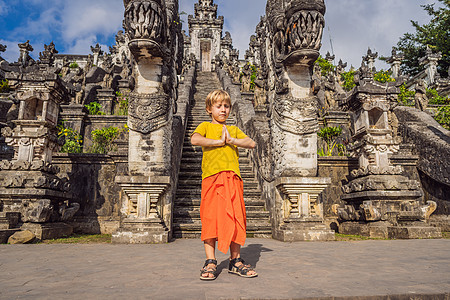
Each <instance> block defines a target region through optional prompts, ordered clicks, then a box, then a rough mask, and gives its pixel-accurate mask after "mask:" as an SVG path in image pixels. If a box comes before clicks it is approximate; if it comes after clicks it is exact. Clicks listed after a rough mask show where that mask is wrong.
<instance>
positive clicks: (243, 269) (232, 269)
mask: <svg viewBox="0 0 450 300" xmlns="http://www.w3.org/2000/svg"><path fill="white" fill-rule="evenodd" d="M238 262H240V263H242V264H241V265H240V266H236V264H237V263H238ZM250 271H254V269H253V267H252V266H251V265H246V264H245V261H244V260H243V259H242V258H240V257H236V258H234V259H231V260H230V264H229V266H228V273H232V274H236V275H239V276H241V277H246V278H252V277H256V276H258V274H256V273H255V274H253V275H248V272H250Z"/></svg>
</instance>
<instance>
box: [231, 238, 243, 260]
mask: <svg viewBox="0 0 450 300" xmlns="http://www.w3.org/2000/svg"><path fill="white" fill-rule="evenodd" d="M230 254H231V259H235V258H236V257H241V245H239V244H236V243H235V242H231V244H230Z"/></svg>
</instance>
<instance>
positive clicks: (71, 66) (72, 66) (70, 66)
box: [69, 61, 79, 69]
mask: <svg viewBox="0 0 450 300" xmlns="http://www.w3.org/2000/svg"><path fill="white" fill-rule="evenodd" d="M78 67H79V65H78V64H77V63H76V62H75V61H74V62H73V63H71V64H70V65H69V68H71V69H75V68H78Z"/></svg>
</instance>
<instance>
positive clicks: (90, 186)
mask: <svg viewBox="0 0 450 300" xmlns="http://www.w3.org/2000/svg"><path fill="white" fill-rule="evenodd" d="M53 158H54V159H53V164H54V165H56V166H58V167H59V169H60V172H59V174H58V176H59V177H63V178H64V177H66V178H68V179H69V181H70V183H71V191H72V193H73V202H77V203H79V204H80V209H79V211H78V212H77V213H76V215H75V217H74V220H73V221H71V222H70V223H71V225H72V226H74V231H75V232H78V233H89V234H98V233H112V232H113V231H114V230H115V229H116V228H117V227H118V226H119V199H120V187H119V186H118V185H117V184H116V183H115V182H114V178H115V176H116V175H117V174H118V173H121V172H124V166H126V163H125V164H124V163H123V162H126V159H127V158H126V156H123V157H119V156H116V157H115V158H114V159H113V157H111V156H109V155H102V154H66V153H57V154H55V155H54V157H53Z"/></svg>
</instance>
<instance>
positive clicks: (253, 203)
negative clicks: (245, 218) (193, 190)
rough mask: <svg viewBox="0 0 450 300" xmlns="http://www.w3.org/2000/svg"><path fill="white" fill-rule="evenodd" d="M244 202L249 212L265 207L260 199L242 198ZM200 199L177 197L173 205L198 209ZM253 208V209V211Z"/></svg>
mask: <svg viewBox="0 0 450 300" xmlns="http://www.w3.org/2000/svg"><path fill="white" fill-rule="evenodd" d="M244 202H245V207H246V208H250V207H252V209H251V210H256V207H258V208H259V209H263V210H264V207H265V203H264V200H262V199H261V198H260V197H253V198H245V197H244ZM200 203H201V200H200V197H198V198H188V197H182V196H181V197H177V198H176V199H175V205H176V206H179V207H190V206H191V207H200ZM253 208H255V209H253Z"/></svg>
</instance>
